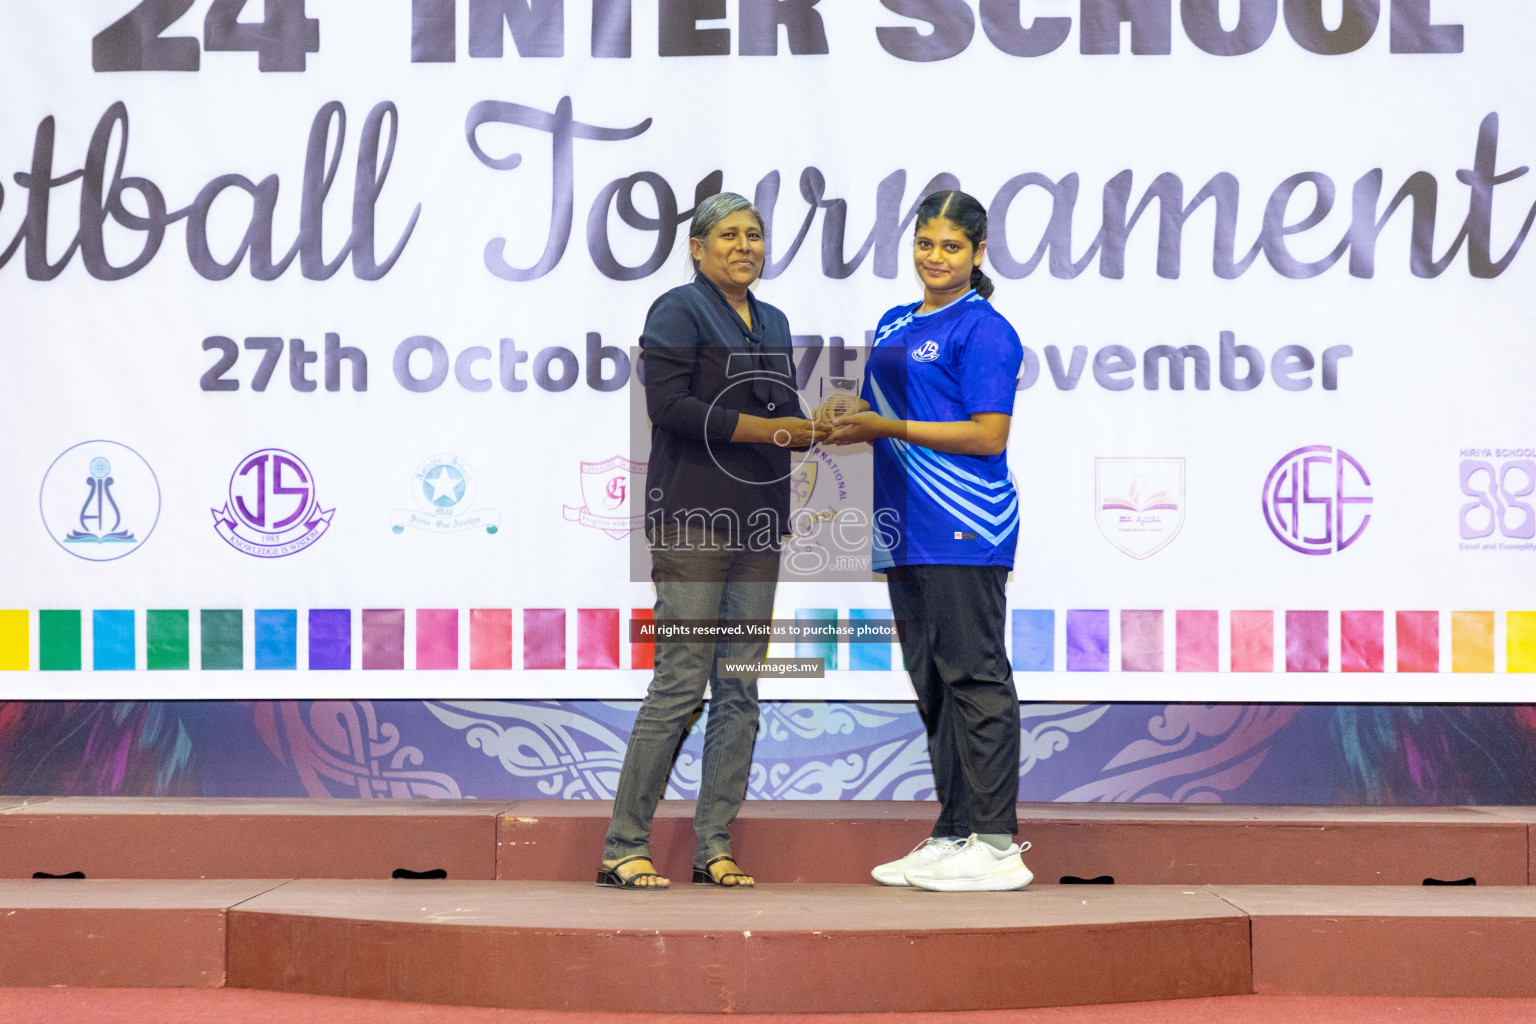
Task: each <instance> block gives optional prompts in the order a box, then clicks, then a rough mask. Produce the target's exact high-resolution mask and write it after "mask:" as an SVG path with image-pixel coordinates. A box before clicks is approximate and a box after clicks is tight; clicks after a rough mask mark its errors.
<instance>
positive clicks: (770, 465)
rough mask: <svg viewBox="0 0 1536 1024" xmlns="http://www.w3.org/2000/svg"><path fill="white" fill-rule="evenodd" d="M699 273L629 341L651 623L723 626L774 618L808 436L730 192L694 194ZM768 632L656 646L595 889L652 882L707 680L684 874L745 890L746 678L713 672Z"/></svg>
mask: <svg viewBox="0 0 1536 1024" xmlns="http://www.w3.org/2000/svg"><path fill="white" fill-rule="evenodd" d="M688 236H689V237H688V248H689V253H690V256H691V257H692V260H693V266H694V270H695V272H696V274H695V277H694V280H693V281H692V283H690V284H686V285H683V286H681V287H679V288H674V289H672V290H671V291H669V292H667V293H666V294H664V295H662V296H661V298H659V299H657V300H656V302H655V303H654V304H653V305H652V306H651V309H650V312H649V313H648V314H647V315H646V321H645V331H644V333H643V334H642V335H641V338H640V348H641V356H642V359H643V360H644V370H645V399H646V409H647V412H648V413H649V414H650V418H651V458H650V465H649V468H648V471H647V478H646V496H645V512H646V539H647V540H648V541H649V543H650V547H651V579H652V581H653V582H654V583H655V585H656V610H655V619H656V621H657V622H658V623H661V622H665V621H668V620H693V621H699V620H703V621H706V622H717V623H720V624H725V623H730V622H740V621H744V620H764V619H768V618H770V617H771V616H772V613H773V592H774V588H775V586H776V584H777V582H778V571H779V542H780V538H781V537H782V536H783V535H784V534H786V533H788V532H789V476H790V472H791V468H792V467H791V464H790V450H791V449H795V448H805V447H808V446H809V445H810V444H812V443H813V442H814V441H815V428H814V425H813V424H812V422H811V421H810V420H809V419H808V418H806V417H805V416H804V411H803V410H802V408H801V405H800V402H799V396H798V395H797V394H796V391H795V378H794V368H793V362H792V360H791V358H790V354H791V349H790V334H789V322H788V320H787V319H786V318H785V316H784V314H783V313H781V312H780V311H779V310H777V309H775V308H774V307H773V306H770V305H768V304H767V303H765V302H760V301H758V299H757V298H756V296H754V295H753V294H752V293H751V291H750V290H749V288H750V286H751V284H752V283H753V282H754V281H756V280H757V278H758V276H759V275H760V274H761V273H762V269H763V258H764V246H763V221H762V217H761V216H759V215H758V212H757V211H756V210H755V209H753V207H752V204H751V203H749V202H747V200H746V199H744V198H742V197H741V196H739V195H735V194H734V193H729V192H726V193H721V194H720V195H716V196H711V197H710V198H708V199H705V200H703V201H702V202H700V203H699V205H698V208H697V209H696V210H695V211H694V216H693V223H692V226H691V227H690V229H689V232H688ZM767 647H768V644H767V641H766V640H741V641H732V642H729V643H727V642H725V641H721V642H719V643H715V642H713V641H710V642H707V643H677V642H672V643H668V642H659V643H657V645H656V669H655V675H654V676H653V677H652V679H651V685H650V688H649V690H648V691H647V692H646V696H645V701H644V703H643V704H642V705H641V706H640V712H639V714H638V715H637V716H636V718H635V726H634V730H633V731H632V732H631V733H630V737H629V747H628V749H627V750H626V751H625V754H624V767H623V769H622V770H621V771H620V774H619V785H618V789H617V791H616V793H615V794H614V806H613V817H612V819H611V820H610V822H609V825H608V835H607V838H606V839H605V841H604V844H603V867H602V869H601V870H600V871H599V872H598V875H597V882H598V884H599V885H609V886H617V887H621V888H634V889H642V888H643V889H661V888H666V887H667V885H668V884H669V883H668V881H667V879H665V878H662V877H661V876H660V875H659V874H657V873H656V871H655V868H654V866H653V865H652V863H651V860H650V833H651V821H652V819H653V817H654V816H655V813H656V804H657V802H658V801H659V800H660V799H661V797H662V793H663V790H664V789H665V787H666V783H667V776H668V775H669V774H670V771H671V766H672V758H673V756H674V755H675V754H676V752H677V747H678V743H679V742H680V741H681V739H682V735H683V730H684V729H685V728H686V727H687V724H688V721H689V719H690V718H691V717H692V715H693V713H694V711H695V710H696V709H697V708H698V706H699V702H700V701H701V700H702V699H703V696H704V687H705V684H706V683H707V684H709V686H710V691H711V694H712V698H711V700H710V708H709V719H708V724H707V725H706V728H705V735H704V762H703V775H702V777H701V779H700V781H699V798H698V808H697V810H696V812H695V813H694V832H695V834H696V835H697V837H698V845H697V848H696V850H695V854H694V861H693V863H694V869H693V880H694V881H695V882H705V883H710V884H714V885H722V886H728V887H741V886H750V885H752V884H753V881H754V880H753V878H752V877H751V876H750V875H748V874H746V873H744V872H742V871H741V869H740V868H739V867H738V866H737V864H736V862H735V860H734V859H733V858H732V857H731V852H730V843H731V838H730V833H729V831H728V828H729V826H730V823H731V821H732V820H733V819H734V818H735V816H736V811H737V810H738V809H739V808H740V806H741V801H742V799H743V798H744V797H745V796H746V788H747V773H748V770H749V768H750V766H751V761H752V744H753V741H754V740H755V739H756V736H757V718H758V712H757V680H756V679H755V678H743V679H736V678H729V677H726V678H722V677H720V676H718V675H716V674H715V671H714V669H715V665H714V662H715V659H716V658H733V659H737V658H739V659H744V660H747V659H759V658H762V657H763V656H764V655H765V654H766V653H767Z"/></svg>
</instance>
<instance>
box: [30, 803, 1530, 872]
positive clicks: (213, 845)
mask: <svg viewBox="0 0 1536 1024" xmlns="http://www.w3.org/2000/svg"><path fill="white" fill-rule="evenodd" d="M7 804H9V806H7ZM610 806H611V805H610V804H609V803H608V802H606V801H562V800H524V801H507V800H299V799H288V800H255V799H202V798H175V799H154V798H121V797H116V798H98V797H59V798H41V799H32V800H20V799H18V798H0V878H29V877H31V876H32V875H33V874H35V873H37V872H44V873H47V874H49V875H63V874H67V873H70V872H75V871H78V872H82V873H83V874H84V875H85V876H86V878H88V879H93V878H249V877H288V878H354V879H364V878H374V879H386V878H390V877H392V876H393V875H394V874H395V873H396V872H398V871H405V872H432V871H441V872H443V873H445V874H446V877H447V878H448V879H449V880H452V881H459V880H473V879H481V880H489V879H494V878H502V879H511V880H528V881H574V882H587V881H590V880H591V878H592V875H593V873H594V872H595V871H596V868H597V862H598V859H599V856H600V851H601V848H602V839H603V832H604V829H605V827H606V824H607V820H608V814H609V809H610ZM934 811H935V805H934V804H932V803H926V802H865V801H778V802H769V801H749V802H747V803H746V804H745V805H744V806H743V808H742V812H741V815H740V817H739V818H738V819H737V821H736V823H735V825H734V826H733V827H732V834H733V836H734V848H735V852H736V854H737V856H738V857H739V858H740V860H741V862H742V863H743V864H744V865H745V866H746V867H747V868H748V869H749V870H751V871H753V872H754V873H756V875H757V877H758V878H759V879H761V880H762V881H764V882H769V883H774V882H808V883H810V882H814V883H849V884H851V883H860V882H864V881H866V880H867V879H868V877H869V874H868V873H869V869H870V867H871V866H873V865H874V864H877V863H880V862H881V861H886V860H892V859H895V858H897V857H900V856H901V855H902V854H904V853H906V852H907V851H908V850H910V849H911V848H912V847H913V846H914V845H915V844H916V843H917V842H918V841H919V840H921V839H922V838H923V837H924V836H925V835H927V833H928V831H929V828H930V826H931V824H932V820H933V814H934ZM692 816H693V803H692V802H691V801H680V800H667V801H663V802H662V804H661V807H660V809H659V811H658V813H657V818H656V825H655V829H654V831H653V834H652V849H653V852H654V854H655V856H656V861H657V865H658V868H659V869H660V870H661V871H662V872H663V873H664V874H667V875H669V876H671V877H673V878H684V879H686V878H687V877H688V871H689V867H690V863H691V858H692V853H693V845H694V837H693V827H692ZM1019 819H1020V833H1021V837H1022V838H1024V839H1027V840H1029V841H1030V842H1031V843H1032V844H1033V847H1032V849H1031V850H1030V851H1029V853H1028V855H1027V857H1026V861H1027V863H1028V864H1029V866H1030V868H1031V869H1032V870H1033V871H1034V872H1035V877H1036V880H1037V883H1038V884H1054V883H1057V882H1060V881H1062V880H1063V879H1073V878H1076V879H1083V880H1088V879H1112V880H1113V881H1114V882H1115V883H1117V884H1120V885H1164V884H1166V885H1206V884H1220V885H1245V884H1254V885H1284V884H1297V885H1382V884H1386V885H1419V884H1422V883H1424V882H1425V881H1426V880H1433V881H1440V882H1453V881H1462V880H1465V879H1469V878H1470V879H1474V880H1475V881H1476V883H1477V884H1478V885H1525V884H1527V883H1528V882H1529V880H1530V879H1531V877H1532V871H1533V867H1536V864H1533V858H1536V853H1533V851H1536V845H1533V844H1532V842H1531V832H1532V830H1533V828H1536V809H1531V808H1465V807H1461V808H1458V807H1429V808H1388V807H1280V806H1274V807H1269V806H1232V805H1224V804H1020V805H1019Z"/></svg>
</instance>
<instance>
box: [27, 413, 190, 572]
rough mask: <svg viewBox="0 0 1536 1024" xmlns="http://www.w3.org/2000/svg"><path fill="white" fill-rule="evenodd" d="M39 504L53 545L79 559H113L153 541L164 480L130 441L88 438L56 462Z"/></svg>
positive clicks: (49, 471) (48, 473)
mask: <svg viewBox="0 0 1536 1024" xmlns="http://www.w3.org/2000/svg"><path fill="white" fill-rule="evenodd" d="M38 503H39V505H40V507H41V510H42V513H43V526H44V527H45V528H46V529H47V530H48V535H49V536H50V537H52V538H53V539H54V542H55V543H57V544H58V545H59V546H60V547H62V548H63V549H64V550H65V551H68V552H69V553H70V554H72V555H74V556H75V557H76V558H84V559H85V560H86V561H89V562H110V561H112V560H113V559H117V558H122V557H123V556H124V555H127V554H131V553H132V552H134V551H137V550H138V549H139V547H140V546H141V545H142V544H143V543H144V542H145V541H146V540H148V539H149V535H150V533H151V532H152V531H153V530H154V528H155V523H157V522H158V521H159V519H160V482H159V481H158V480H157V479H156V478H155V471H154V470H152V469H150V468H149V463H148V462H145V461H144V459H143V457H142V456H141V455H139V453H138V452H136V451H134V450H133V449H132V448H129V447H128V446H127V445H124V444H118V443H117V442H116V441H85V442H83V443H81V444H77V445H75V446H74V447H73V448H70V449H68V450H66V451H65V452H64V453H63V454H61V455H60V456H59V457H58V458H56V459H54V460H53V464H52V465H50V466H49V467H48V472H47V473H45V474H43V488H42V493H41V495H40V496H39V499H38Z"/></svg>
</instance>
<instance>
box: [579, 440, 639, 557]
mask: <svg viewBox="0 0 1536 1024" xmlns="http://www.w3.org/2000/svg"><path fill="white" fill-rule="evenodd" d="M646 466H647V464H646V463H644V462H631V461H630V460H628V459H626V458H625V457H624V456H622V455H615V456H614V457H613V458H611V459H605V460H603V461H602V462H583V463H582V464H581V497H582V500H583V501H585V502H586V504H585V505H566V506H563V508H564V511H563V512H562V514H563V515H564V517H565V520H566V522H569V523H580V524H581V525H582V526H588V527H591V528H592V529H594V530H602V531H603V532H604V533H606V534H607V535H608V536H610V537H612V538H613V539H614V540H620V539H622V538H623V537H626V536H628V535H629V534H630V533H631V532H633V531H635V530H638V529H640V527H641V526H642V525H643V524H642V520H644V519H645V516H644V514H640V515H634V514H631V505H630V497H631V494H632V491H631V488H630V478H631V477H638V476H644V475H645V471H646Z"/></svg>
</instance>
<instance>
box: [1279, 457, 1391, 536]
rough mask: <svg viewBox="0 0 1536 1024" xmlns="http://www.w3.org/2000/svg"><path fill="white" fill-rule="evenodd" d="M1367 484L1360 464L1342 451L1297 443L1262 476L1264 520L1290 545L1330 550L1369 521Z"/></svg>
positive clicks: (1369, 482)
mask: <svg viewBox="0 0 1536 1024" xmlns="http://www.w3.org/2000/svg"><path fill="white" fill-rule="evenodd" d="M1370 487H1371V478H1370V476H1369V475H1368V474H1367V473H1366V471H1365V467H1364V466H1362V465H1360V463H1359V462H1358V461H1357V460H1356V459H1355V458H1354V457H1353V456H1351V455H1350V454H1349V453H1348V452H1345V451H1343V450H1341V449H1338V448H1330V447H1329V446H1328V445H1321V444H1314V445H1309V446H1308V447H1306V448H1297V449H1296V450H1295V451H1293V452H1288V453H1286V455H1285V456H1284V457H1282V458H1281V459H1280V461H1279V462H1277V463H1275V466H1274V468H1273V469H1271V470H1270V471H1269V476H1268V477H1267V478H1266V479H1265V481H1264V495H1263V502H1264V521H1265V522H1266V523H1268V524H1269V529H1270V532H1271V533H1273V534H1274V535H1275V537H1276V539H1277V540H1279V541H1280V543H1282V544H1284V545H1285V546H1286V547H1288V548H1290V549H1291V550H1292V551H1299V552H1301V553H1302V554H1304V555H1331V554H1333V553H1334V552H1335V551H1343V550H1344V549H1345V548H1347V547H1349V546H1350V545H1351V544H1353V543H1354V542H1355V541H1357V540H1359V539H1360V535H1361V534H1362V533H1364V532H1365V528H1366V527H1367V526H1369V525H1370V522H1371V514H1370V512H1369V511H1367V509H1368V508H1369V506H1370V505H1371V503H1372V501H1373V499H1372V498H1371V495H1370Z"/></svg>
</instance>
